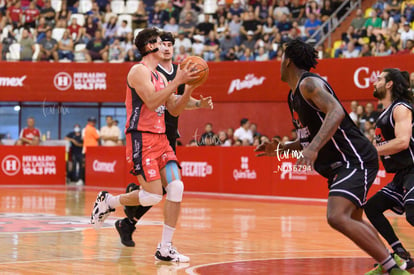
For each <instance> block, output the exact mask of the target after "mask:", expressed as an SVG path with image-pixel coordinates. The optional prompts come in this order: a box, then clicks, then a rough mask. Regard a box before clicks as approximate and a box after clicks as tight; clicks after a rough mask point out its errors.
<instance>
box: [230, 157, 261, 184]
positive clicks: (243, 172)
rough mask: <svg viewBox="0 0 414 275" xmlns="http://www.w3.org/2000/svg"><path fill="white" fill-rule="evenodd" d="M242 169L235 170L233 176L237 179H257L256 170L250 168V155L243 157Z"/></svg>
mask: <svg viewBox="0 0 414 275" xmlns="http://www.w3.org/2000/svg"><path fill="white" fill-rule="evenodd" d="M240 160H241V164H240V168H241V169H234V170H233V178H234V179H235V180H236V181H237V180H239V179H252V180H253V179H256V177H257V175H256V171H255V170H250V169H249V157H245V156H243V157H241V159H240Z"/></svg>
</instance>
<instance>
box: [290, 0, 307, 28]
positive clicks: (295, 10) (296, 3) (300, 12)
mask: <svg viewBox="0 0 414 275" xmlns="http://www.w3.org/2000/svg"><path fill="white" fill-rule="evenodd" d="M289 10H290V13H291V18H292V20H293V21H296V22H300V23H301V24H303V22H304V19H305V18H304V16H305V6H304V5H302V3H301V1H300V0H293V1H292V3H291V4H290V7H289Z"/></svg>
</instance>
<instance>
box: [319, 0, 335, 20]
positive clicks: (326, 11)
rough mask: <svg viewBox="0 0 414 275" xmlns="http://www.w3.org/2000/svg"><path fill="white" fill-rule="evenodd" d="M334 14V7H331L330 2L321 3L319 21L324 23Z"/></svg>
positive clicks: (329, 0)
mask: <svg viewBox="0 0 414 275" xmlns="http://www.w3.org/2000/svg"><path fill="white" fill-rule="evenodd" d="M334 12H335V9H334V7H333V6H332V5H331V0H325V1H323V7H322V9H321V20H322V22H325V21H326V20H328V19H329V18H330V17H331V15H332V14H333V13H334Z"/></svg>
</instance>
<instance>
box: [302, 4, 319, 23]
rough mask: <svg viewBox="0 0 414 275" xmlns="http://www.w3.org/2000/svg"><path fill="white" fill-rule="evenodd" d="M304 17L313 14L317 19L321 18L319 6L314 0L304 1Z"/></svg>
mask: <svg viewBox="0 0 414 275" xmlns="http://www.w3.org/2000/svg"><path fill="white" fill-rule="evenodd" d="M305 14H306V17H308V18H309V15H310V14H314V15H315V17H316V18H317V19H320V18H321V8H320V7H319V4H318V3H317V2H316V1H313V0H310V1H308V2H307V3H306V8H305Z"/></svg>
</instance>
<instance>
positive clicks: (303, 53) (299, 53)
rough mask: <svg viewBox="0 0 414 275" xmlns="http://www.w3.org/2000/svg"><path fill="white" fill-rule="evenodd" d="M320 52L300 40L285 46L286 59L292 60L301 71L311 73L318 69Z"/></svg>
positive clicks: (289, 42)
mask: <svg viewBox="0 0 414 275" xmlns="http://www.w3.org/2000/svg"><path fill="white" fill-rule="evenodd" d="M317 56H318V52H317V51H316V50H315V49H314V48H313V47H312V46H311V45H309V44H307V43H305V42H303V41H302V40H300V39H293V40H290V41H288V42H286V44H285V57H287V58H289V59H290V60H292V62H293V64H295V66H296V67H298V68H299V69H303V70H306V71H309V70H310V69H311V68H316V64H318V61H317V60H316V59H317Z"/></svg>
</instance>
